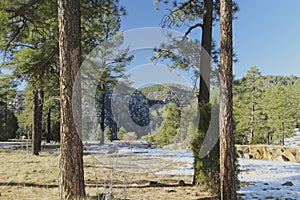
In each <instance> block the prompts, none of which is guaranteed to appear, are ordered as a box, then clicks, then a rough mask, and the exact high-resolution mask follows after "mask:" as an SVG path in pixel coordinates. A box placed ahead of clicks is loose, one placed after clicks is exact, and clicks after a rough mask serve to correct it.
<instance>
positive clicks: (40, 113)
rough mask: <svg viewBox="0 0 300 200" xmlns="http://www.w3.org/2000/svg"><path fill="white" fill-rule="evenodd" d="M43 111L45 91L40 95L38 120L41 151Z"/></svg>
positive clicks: (40, 92) (38, 137) (39, 148)
mask: <svg viewBox="0 0 300 200" xmlns="http://www.w3.org/2000/svg"><path fill="white" fill-rule="evenodd" d="M43 109H44V91H43V90H42V89H41V90H39V93H38V113H37V114H38V115H37V117H38V119H37V122H38V124H37V126H38V130H37V133H38V134H37V139H38V150H39V151H41V143H42V133H43Z"/></svg>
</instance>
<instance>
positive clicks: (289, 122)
mask: <svg viewBox="0 0 300 200" xmlns="http://www.w3.org/2000/svg"><path fill="white" fill-rule="evenodd" d="M298 108H299V79H298V78H297V77H295V76H290V77H284V76H262V75H261V73H260V71H259V69H258V68H257V67H252V68H250V69H249V70H248V73H247V75H246V76H244V77H243V78H241V79H239V80H236V81H235V82H234V99H233V117H234V135H235V142H236V143H238V144H273V143H279V144H283V143H284V138H286V137H288V136H291V135H292V133H293V129H294V128H296V127H297V126H299V109H298Z"/></svg>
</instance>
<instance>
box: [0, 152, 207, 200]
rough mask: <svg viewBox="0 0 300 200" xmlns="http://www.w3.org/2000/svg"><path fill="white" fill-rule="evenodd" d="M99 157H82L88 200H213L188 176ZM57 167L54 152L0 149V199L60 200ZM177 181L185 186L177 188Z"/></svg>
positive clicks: (57, 159) (56, 157)
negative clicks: (105, 198) (107, 198)
mask: <svg viewBox="0 0 300 200" xmlns="http://www.w3.org/2000/svg"><path fill="white" fill-rule="evenodd" d="M101 156H104V154H102V155H101ZM101 156H100V155H96V156H95V154H93V153H85V155H84V172H85V184H86V193H87V195H88V196H89V197H90V198H87V199H98V198H95V197H97V195H98V194H108V193H110V192H111V193H113V195H114V197H115V198H120V199H132V200H133V199H136V200H142V199H143V200H146V199H148V200H151V199H166V200H167V199H187V200H188V199H203V198H206V197H212V195H211V193H209V192H206V191H201V188H200V187H199V186H192V185H191V183H192V176H191V175H185V174H181V175H174V174H163V173H162V174H160V173H157V172H158V171H157V170H154V171H149V170H137V171H136V172H133V171H131V170H122V169H121V168H118V167H112V165H110V164H109V163H108V162H105V163H103V162H100V160H99V159H100V157H101ZM105 157H106V156H105ZM105 159H106V158H104V160H105ZM113 160H115V159H113ZM157 161H159V160H157ZM172 164H174V163H171V164H170V163H168V165H169V167H170V168H172V167H176V166H177V164H174V165H176V166H171V165H172ZM58 165H59V151H57V150H47V151H42V152H41V153H40V155H39V156H34V155H31V152H30V151H27V150H13V149H6V148H3V147H0V166H1V167H0V168H1V171H0V199H28V200H29V199H38V200H41V199H49V200H50V199H59V196H58V177H59V168H58ZM179 181H181V183H182V181H183V182H184V183H185V185H181V184H179ZM112 186H113V187H112ZM99 199H101V198H99Z"/></svg>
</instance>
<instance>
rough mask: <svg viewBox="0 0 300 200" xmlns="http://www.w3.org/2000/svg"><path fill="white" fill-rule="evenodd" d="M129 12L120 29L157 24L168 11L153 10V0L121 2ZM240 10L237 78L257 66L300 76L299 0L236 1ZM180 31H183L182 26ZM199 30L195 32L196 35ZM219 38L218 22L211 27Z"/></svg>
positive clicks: (265, 70)
mask: <svg viewBox="0 0 300 200" xmlns="http://www.w3.org/2000/svg"><path fill="white" fill-rule="evenodd" d="M121 4H122V5H124V6H125V8H126V10H127V11H128V15H127V16H126V17H124V18H122V30H124V31H125V30H129V29H133V28H141V27H157V26H160V22H161V19H162V17H163V16H164V14H165V13H167V11H166V10H165V8H166V7H165V6H162V7H161V8H160V10H159V11H156V10H155V6H154V5H153V1H152V0H125V1H121ZM238 5H239V7H240V11H239V12H238V13H237V17H238V19H237V20H235V21H234V24H233V28H234V37H233V39H234V49H235V52H236V53H237V55H238V60H239V61H238V62H237V63H235V64H234V74H235V76H236V78H240V77H242V76H244V75H245V74H246V73H247V70H248V69H249V68H250V67H251V66H254V65H255V66H258V67H259V69H260V70H261V72H262V74H263V75H287V76H289V75H296V76H300V69H299V68H300V55H299V54H300V23H299V19H300V12H299V11H300V1H299V0H288V1H279V0H263V1H262V0H251V1H246V0H243V1H238ZM177 30H179V31H182V32H184V29H182V30H180V29H177ZM199 34H200V31H199V30H197V31H194V32H193V34H192V37H197V36H198V35H199ZM213 38H214V40H216V41H218V40H219V25H218V24H216V26H215V27H214V30H213Z"/></svg>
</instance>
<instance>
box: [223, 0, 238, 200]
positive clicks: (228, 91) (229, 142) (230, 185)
mask: <svg viewBox="0 0 300 200" xmlns="http://www.w3.org/2000/svg"><path fill="white" fill-rule="evenodd" d="M220 29H221V30H220V44H221V49H220V60H221V62H220V84H221V99H220V181H221V184H220V186H221V200H235V199H237V194H236V185H235V184H236V176H235V165H234V143H233V118H232V83H233V75H232V61H233V47H232V0H221V1H220Z"/></svg>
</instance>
